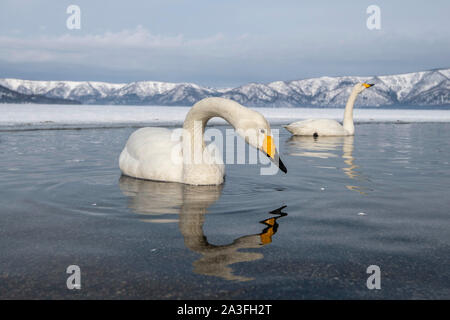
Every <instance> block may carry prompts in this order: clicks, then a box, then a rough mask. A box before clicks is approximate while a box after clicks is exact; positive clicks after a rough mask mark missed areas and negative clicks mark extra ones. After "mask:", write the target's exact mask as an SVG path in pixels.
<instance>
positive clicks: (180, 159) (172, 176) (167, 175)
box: [119, 98, 287, 185]
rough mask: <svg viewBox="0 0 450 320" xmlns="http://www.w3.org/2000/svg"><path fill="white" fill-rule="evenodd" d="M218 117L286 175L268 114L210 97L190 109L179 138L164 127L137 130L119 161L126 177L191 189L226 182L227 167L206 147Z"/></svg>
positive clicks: (209, 147)
mask: <svg viewBox="0 0 450 320" xmlns="http://www.w3.org/2000/svg"><path fill="white" fill-rule="evenodd" d="M214 117H220V118H223V119H225V120H226V121H227V122H228V123H230V124H231V125H232V126H233V127H234V128H235V130H236V132H237V133H238V134H239V135H240V136H242V137H243V138H244V140H245V141H246V142H247V143H248V144H250V145H251V146H253V147H255V148H257V149H258V150H260V151H262V152H263V153H264V154H266V155H267V156H268V157H269V158H270V159H271V160H272V162H274V163H275V164H276V165H278V167H279V168H280V169H281V170H282V171H283V172H285V173H286V172H287V169H286V167H285V166H284V164H283V162H281V160H280V158H279V156H278V153H277V151H276V147H275V144H274V140H273V137H272V134H271V130H270V125H269V123H268V122H267V120H266V119H265V118H264V116H263V115H261V114H260V113H259V112H256V111H254V110H251V109H248V108H246V107H244V106H242V105H240V104H239V103H237V102H234V101H232V100H228V99H223V98H206V99H203V100H201V101H199V102H197V103H196V104H195V105H194V106H193V107H192V108H191V109H190V110H189V112H188V114H187V115H186V118H185V120H184V124H183V130H182V134H181V135H180V136H179V137H178V138H176V137H175V136H174V132H173V131H172V130H168V129H164V128H155V127H150V128H141V129H139V130H137V131H135V132H134V133H133V134H132V135H131V136H130V138H129V139H128V141H127V143H126V145H125V148H124V149H123V151H122V153H121V154H120V157H119V167H120V169H121V171H122V173H123V174H124V175H127V176H130V177H134V178H140V179H146V180H156V181H166V182H180V183H185V184H192V185H218V184H221V183H223V180H224V179H223V177H224V174H225V167H224V165H223V161H222V159H221V157H220V156H219V155H218V153H219V152H218V150H217V149H215V148H214V146H212V145H208V146H206V145H205V142H204V139H203V135H204V132H205V126H206V123H207V122H208V121H209V120H210V119H211V118H214Z"/></svg>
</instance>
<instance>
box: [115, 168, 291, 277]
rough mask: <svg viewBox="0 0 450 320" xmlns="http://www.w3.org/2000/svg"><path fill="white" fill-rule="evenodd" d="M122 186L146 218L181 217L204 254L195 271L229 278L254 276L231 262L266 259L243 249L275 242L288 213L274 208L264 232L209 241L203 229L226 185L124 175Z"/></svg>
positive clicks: (191, 244)
mask: <svg viewBox="0 0 450 320" xmlns="http://www.w3.org/2000/svg"><path fill="white" fill-rule="evenodd" d="M119 186H120V189H121V190H122V192H123V194H124V195H126V196H128V207H129V208H130V209H132V210H133V211H134V212H135V213H137V214H139V215H142V220H143V221H146V222H176V221H178V223H179V228H180V232H181V234H182V235H183V237H184V243H185V245H186V247H187V248H189V249H190V250H192V251H194V252H196V253H199V254H201V257H200V258H199V259H198V260H196V261H194V263H193V267H194V272H195V273H198V274H203V275H209V276H216V277H220V278H223V279H226V280H235V281H249V280H253V278H250V277H245V276H239V275H235V274H234V273H233V269H232V267H231V265H233V264H235V263H239V262H250V261H255V260H259V259H262V258H263V257H264V256H263V254H262V253H259V252H246V251H240V249H251V248H260V247H262V246H264V245H267V244H269V243H271V242H272V237H273V235H275V233H276V232H277V230H278V222H277V220H278V219H279V218H282V217H284V216H286V215H287V213H285V212H283V211H282V210H283V209H284V208H285V207H286V206H283V207H281V208H278V209H276V210H273V211H270V212H269V214H268V215H269V217H267V219H265V220H263V221H260V223H261V224H262V231H261V232H260V233H258V234H252V235H246V236H243V237H240V238H237V239H235V240H234V241H233V242H232V243H230V244H227V245H214V244H211V243H209V242H208V240H207V237H206V236H205V234H204V232H203V224H204V222H205V214H206V213H207V209H208V207H210V206H211V205H212V204H213V203H214V202H216V201H217V200H218V199H219V198H220V195H221V192H222V185H212V186H193V185H185V184H180V183H166V182H156V181H146V180H138V179H133V178H129V177H126V176H122V177H121V178H120V180H119ZM162 214H178V220H177V219H158V216H160V215H162Z"/></svg>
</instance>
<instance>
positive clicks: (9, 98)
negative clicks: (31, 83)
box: [0, 85, 80, 104]
mask: <svg viewBox="0 0 450 320" xmlns="http://www.w3.org/2000/svg"><path fill="white" fill-rule="evenodd" d="M0 103H41V104H80V102H78V101H75V100H68V99H62V98H50V97H46V96H43V95H39V94H24V93H20V92H17V91H14V90H11V89H8V88H6V87H3V86H1V85H0Z"/></svg>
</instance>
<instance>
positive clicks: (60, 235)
mask: <svg viewBox="0 0 450 320" xmlns="http://www.w3.org/2000/svg"><path fill="white" fill-rule="evenodd" d="M225 128H226V127H220V129H221V130H224V129H225ZM133 130H135V128H114V129H107V128H103V129H83V130H37V131H3V132H0V154H1V156H0V169H1V170H0V192H1V193H0V194H1V196H0V208H1V209H0V252H1V258H0V298H44V299H45V298H145V299H177V298H186V299H205V298H211V299H229V298H230V299H231V298H235V299H247V298H249V299H253V298H257V299H300V298H309V299H322V298H324V299H348V298H352V299H380V298H382V299H392V298H401V299H414V298H425V299H430V298H435V299H449V298H450V288H449V287H450V271H449V268H448V265H449V262H450V259H449V252H450V250H449V249H450V236H449V235H450V232H449V231H450V225H449V218H450V212H449V208H450V194H449V185H450V165H449V161H450V148H449V146H450V124H447V123H441V124H432V123H422V124H414V123H410V124H360V125H358V126H357V128H356V130H357V136H355V137H354V138H352V137H347V138H321V137H319V138H318V139H316V140H315V139H313V138H291V137H290V135H289V134H288V133H287V132H286V131H284V130H280V132H281V136H280V154H281V158H282V160H283V162H284V163H285V164H286V167H287V168H288V174H287V175H285V174H283V173H281V172H280V173H278V174H277V175H275V176H261V175H259V170H260V166H259V165H227V176H226V181H225V184H224V185H223V186H216V187H212V186H206V187H193V186H185V185H181V184H173V183H157V182H149V181H141V180H134V179H130V178H126V177H121V176H120V171H119V169H118V161H117V159H118V155H119V153H120V151H121V149H122V148H123V146H124V144H125V142H126V140H127V138H128V136H129V135H130V133H131V132H132V131H133ZM69 265H78V266H80V268H81V286H82V288H81V290H68V289H67V287H66V280H67V277H68V276H69V275H68V274H67V273H66V268H67V267H68V266H69ZM370 265H377V266H379V267H380V269H381V290H368V289H367V287H366V280H367V278H368V277H369V276H370V275H369V274H367V273H366V270H367V267H368V266H370Z"/></svg>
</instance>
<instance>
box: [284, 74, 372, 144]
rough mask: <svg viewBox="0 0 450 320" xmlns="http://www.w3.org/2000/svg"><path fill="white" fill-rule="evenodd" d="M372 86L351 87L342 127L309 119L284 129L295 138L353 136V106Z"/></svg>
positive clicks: (329, 122)
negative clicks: (359, 96) (361, 94)
mask: <svg viewBox="0 0 450 320" xmlns="http://www.w3.org/2000/svg"><path fill="white" fill-rule="evenodd" d="M372 86H373V84H368V83H358V84H357V85H355V86H354V87H353V90H352V93H351V94H350V97H349V98H348V101H347V104H346V105H345V111H344V121H343V122H342V125H341V124H340V123H339V122H337V121H335V120H330V119H309V120H304V121H298V122H294V123H291V124H289V125H287V126H285V128H286V130H288V131H289V132H290V133H292V134H293V135H296V136H315V137H317V136H353V135H354V134H355V126H354V124H353V106H354V104H355V101H356V98H357V97H358V95H359V94H360V93H361V92H363V91H364V90H366V89H367V88H370V87H372Z"/></svg>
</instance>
